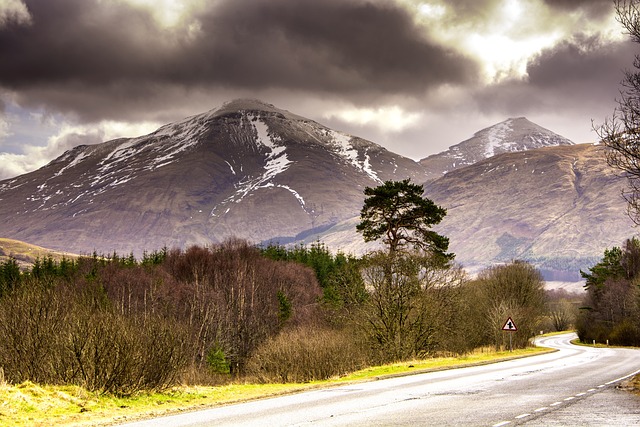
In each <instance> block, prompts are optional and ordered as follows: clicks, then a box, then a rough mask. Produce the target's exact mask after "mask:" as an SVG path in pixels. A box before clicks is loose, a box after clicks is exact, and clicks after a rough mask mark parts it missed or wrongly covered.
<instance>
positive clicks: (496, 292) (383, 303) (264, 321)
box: [0, 239, 575, 395]
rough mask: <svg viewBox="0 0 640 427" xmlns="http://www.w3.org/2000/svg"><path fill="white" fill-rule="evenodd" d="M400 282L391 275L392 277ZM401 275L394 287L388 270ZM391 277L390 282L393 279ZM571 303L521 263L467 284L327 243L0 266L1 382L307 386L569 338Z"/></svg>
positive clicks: (454, 269)
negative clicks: (552, 334)
mask: <svg viewBox="0 0 640 427" xmlns="http://www.w3.org/2000/svg"><path fill="white" fill-rule="evenodd" d="M390 269H391V270H390ZM388 271H393V275H392V276H389V275H387V274H386V273H387V272H388ZM390 277H392V280H389V278H390ZM574 310H575V298H573V299H572V296H571V295H568V294H563V293H562V292H560V293H558V292H556V293H549V292H547V293H545V291H544V290H543V281H542V278H541V276H540V274H539V272H538V271H537V270H536V269H535V268H534V267H533V266H531V265H530V264H527V263H525V262H512V263H510V264H507V265H502V266H495V267H491V268H489V269H487V270H484V271H483V272H481V273H480V274H479V275H478V276H477V278H475V279H473V280H471V279H469V277H468V276H466V274H465V273H464V271H463V270H462V269H461V268H460V267H458V266H456V265H455V264H453V263H452V262H446V263H442V262H434V260H433V258H432V257H430V256H426V255H419V254H417V253H416V254H414V255H412V256H411V258H407V257H399V258H398V257H388V256H386V255H385V253H384V252H378V253H372V254H368V255H367V256H364V257H362V258H356V257H353V256H349V255H345V254H341V253H338V254H332V253H331V252H330V251H329V250H328V249H327V248H326V247H325V246H324V245H323V244H321V243H319V242H318V243H316V244H312V245H310V246H298V247H295V248H285V247H283V246H279V245H270V246H268V247H256V246H253V245H251V244H249V243H248V242H246V241H242V240H236V239H231V240H228V241H225V242H224V243H221V244H217V245H212V246H209V247H200V246H193V247H190V248H188V249H186V250H178V249H176V250H166V249H165V250H162V251H158V252H152V253H145V254H144V256H143V257H142V258H141V259H139V260H138V259H136V258H134V257H133V255H129V256H120V255H118V254H112V255H109V256H99V255H97V254H93V255H92V256H84V257H80V258H78V259H73V260H72V259H63V260H62V261H59V262H56V261H53V260H52V259H50V258H47V259H42V260H38V261H37V262H36V263H35V265H34V266H33V268H31V269H30V270H28V271H20V269H19V267H18V264H17V263H16V261H15V260H11V259H10V260H9V261H6V262H4V263H2V264H0V324H1V325H2V328H0V367H1V368H2V371H3V375H4V378H5V380H6V381H8V382H10V383H20V382H23V381H25V380H30V381H33V382H37V383H42V384H76V385H81V386H83V387H86V388H87V389H89V390H92V391H97V392H102V393H113V394H119V395H126V394H131V393H135V392H138V391H141V390H163V389H166V388H168V387H171V386H173V385H176V384H216V383H220V382H221V381H228V380H229V379H231V378H246V379H251V380H257V381H265V382H267V381H268V382H271V381H278V382H281V381H309V380H313V379H323V378H329V377H332V376H337V375H341V374H345V373H347V372H350V371H353V370H357V369H359V368H363V367H366V366H370V365H374V364H379V363H385V362H391V361H400V360H410V359H412V358H417V357H430V356H435V355H443V354H464V353H467V352H470V351H473V350H474V349H476V348H478V347H483V346H491V347H495V348H504V347H505V345H507V344H508V343H509V338H508V334H509V333H508V332H503V331H502V330H501V327H502V325H503V324H504V322H505V320H506V319H507V317H511V318H512V319H513V320H514V321H515V322H516V324H517V326H518V332H516V333H513V336H512V338H513V345H514V347H523V346H526V345H528V343H529V339H530V338H531V337H532V336H533V335H534V334H535V333H537V332H538V331H539V330H554V329H558V330H562V329H566V328H567V327H570V326H571V324H572V322H573V320H572V319H573V318H572V316H573V315H574V314H573V311H574Z"/></svg>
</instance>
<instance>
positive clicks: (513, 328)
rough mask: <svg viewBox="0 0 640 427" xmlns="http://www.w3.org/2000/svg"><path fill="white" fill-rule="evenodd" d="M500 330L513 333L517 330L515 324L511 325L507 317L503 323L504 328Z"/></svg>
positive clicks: (511, 322) (511, 321)
mask: <svg viewBox="0 0 640 427" xmlns="http://www.w3.org/2000/svg"><path fill="white" fill-rule="evenodd" d="M502 330H503V331H511V332H515V331H517V330H518V328H517V327H516V324H515V323H513V320H511V317H509V318H508V319H507V321H506V322H504V326H503V327H502Z"/></svg>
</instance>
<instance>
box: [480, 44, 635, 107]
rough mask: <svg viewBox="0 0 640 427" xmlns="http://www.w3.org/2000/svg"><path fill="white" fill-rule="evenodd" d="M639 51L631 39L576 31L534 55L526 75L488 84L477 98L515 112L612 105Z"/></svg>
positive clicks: (493, 105)
mask: <svg viewBox="0 0 640 427" xmlns="http://www.w3.org/2000/svg"><path fill="white" fill-rule="evenodd" d="M637 51H638V45H637V44H635V43H632V42H628V41H625V42H619V43H610V42H609V43H605V42H604V41H602V40H600V39H598V38H597V37H586V36H583V37H576V38H575V39H574V40H573V41H567V42H564V43H561V44H559V45H557V46H555V47H554V48H552V49H548V50H546V51H544V52H542V54H540V55H539V56H538V57H536V58H535V59H533V60H532V61H530V63H529V64H528V67H527V73H528V79H527V80H526V81H515V80H514V81H508V82H504V83H502V84H499V85H495V86H492V87H489V88H487V89H486V90H483V91H481V92H480V93H478V94H477V99H478V102H479V103H480V104H481V105H483V107H484V108H485V109H487V110H494V111H511V112H514V114H517V112H519V111H520V112H526V111H549V112H552V111H561V110H565V111H566V110H571V109H573V110H577V109H578V108H580V109H583V110H584V109H588V108H589V107H590V106H591V107H592V109H593V111H596V110H599V109H600V107H602V106H606V108H609V106H610V105H611V103H612V101H613V100H614V99H615V98H616V96H617V95H618V89H619V83H620V81H621V80H622V77H623V71H624V70H625V69H628V68H629V67H630V66H631V65H632V63H633V59H634V56H635V54H636V53H637ZM599 118H600V117H593V116H592V117H588V118H587V119H588V120H590V119H596V120H597V119H599Z"/></svg>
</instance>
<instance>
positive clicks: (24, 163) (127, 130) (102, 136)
mask: <svg viewBox="0 0 640 427" xmlns="http://www.w3.org/2000/svg"><path fill="white" fill-rule="evenodd" d="M2 123H3V121H2V120H0V137H1V135H2V129H3V127H2ZM158 127H160V124H159V123H156V122H137V123H127V122H118V121H109V120H107V121H103V122H100V123H95V124H83V125H77V124H70V123H63V124H62V125H61V126H60V130H59V132H58V133H57V134H55V135H53V136H51V137H49V139H48V140H47V144H46V145H45V146H35V145H27V146H24V148H23V152H22V153H6V152H5V153H1V152H0V179H5V178H10V177H13V176H16V175H20V174H24V173H27V172H30V171H32V170H34V169H37V168H40V167H42V166H44V165H46V164H47V163H49V162H50V161H51V159H54V158H56V157H58V156H60V155H61V154H63V153H64V152H65V151H67V150H69V149H71V148H73V147H76V146H78V145H83V144H97V143H100V142H104V141H109V140H112V139H116V138H124V137H136V136H141V135H146V134H149V133H151V132H153V131H154V130H156V129H157V128H158ZM6 128H7V129H8V128H9V126H8V125H6ZM0 139H1V138H0Z"/></svg>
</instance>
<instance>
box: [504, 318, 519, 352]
mask: <svg viewBox="0 0 640 427" xmlns="http://www.w3.org/2000/svg"><path fill="white" fill-rule="evenodd" d="M502 330H503V331H507V332H516V331H517V330H518V327H517V326H516V324H515V323H513V320H511V317H509V318H507V321H506V322H504V326H502ZM512 336H513V335H511V334H509V351H513V340H512Z"/></svg>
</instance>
